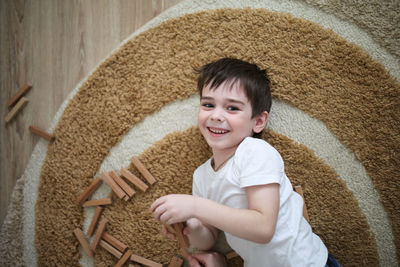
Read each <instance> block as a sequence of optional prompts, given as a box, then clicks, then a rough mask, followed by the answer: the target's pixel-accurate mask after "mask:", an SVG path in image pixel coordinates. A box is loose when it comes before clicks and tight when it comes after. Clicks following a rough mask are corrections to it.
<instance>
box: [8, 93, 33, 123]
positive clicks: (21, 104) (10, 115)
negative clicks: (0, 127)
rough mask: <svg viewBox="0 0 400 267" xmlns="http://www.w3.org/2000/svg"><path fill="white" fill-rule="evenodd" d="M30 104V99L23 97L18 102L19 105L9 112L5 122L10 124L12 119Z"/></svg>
mask: <svg viewBox="0 0 400 267" xmlns="http://www.w3.org/2000/svg"><path fill="white" fill-rule="evenodd" d="M28 102H29V100H28V98H26V97H22V98H21V99H20V100H19V101H18V103H17V104H16V105H15V106H14V107H13V108H12V109H11V111H10V112H8V114H7V115H6V117H5V118H4V121H5V122H6V123H8V122H9V121H10V120H11V119H12V118H14V116H15V115H16V114H17V113H18V111H20V110H21V109H22V108H23V107H24V106H25V105H26V103H28Z"/></svg>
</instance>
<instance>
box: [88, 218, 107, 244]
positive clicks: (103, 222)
mask: <svg viewBox="0 0 400 267" xmlns="http://www.w3.org/2000/svg"><path fill="white" fill-rule="evenodd" d="M107 222H108V220H107V219H106V218H104V219H102V220H101V221H100V223H99V227H97V231H96V234H95V235H94V238H93V241H92V244H91V245H90V248H91V249H92V251H95V250H96V247H97V245H98V244H99V242H100V240H101V236H102V235H103V233H104V231H105V230H106V225H107Z"/></svg>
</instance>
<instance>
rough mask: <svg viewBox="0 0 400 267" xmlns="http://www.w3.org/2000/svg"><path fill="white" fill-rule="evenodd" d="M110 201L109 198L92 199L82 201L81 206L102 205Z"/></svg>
mask: <svg viewBox="0 0 400 267" xmlns="http://www.w3.org/2000/svg"><path fill="white" fill-rule="evenodd" d="M111 203H112V200H111V198H101V199H92V200H88V201H86V202H85V203H83V205H82V206H83V207H93V206H104V205H110V204H111Z"/></svg>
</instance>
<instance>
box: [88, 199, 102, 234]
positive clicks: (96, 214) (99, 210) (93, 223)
mask: <svg viewBox="0 0 400 267" xmlns="http://www.w3.org/2000/svg"><path fill="white" fill-rule="evenodd" d="M103 209H104V208H103V207H102V206H97V207H96V210H95V211H94V215H93V218H92V221H91V222H90V226H89V230H88V233H87V234H88V235H89V236H92V235H93V233H94V229H95V228H96V226H97V222H98V221H99V218H100V215H101V213H102V212H103Z"/></svg>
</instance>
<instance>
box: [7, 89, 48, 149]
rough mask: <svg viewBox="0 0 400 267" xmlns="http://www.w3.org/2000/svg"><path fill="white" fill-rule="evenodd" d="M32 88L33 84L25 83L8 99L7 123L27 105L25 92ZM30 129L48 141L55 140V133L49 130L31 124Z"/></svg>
mask: <svg viewBox="0 0 400 267" xmlns="http://www.w3.org/2000/svg"><path fill="white" fill-rule="evenodd" d="M31 88H32V85H29V84H25V85H23V86H22V87H21V88H19V89H18V91H17V92H16V93H15V94H14V95H13V96H12V97H11V98H10V99H9V100H8V102H7V107H8V108H9V110H10V111H9V112H8V113H7V115H6V117H5V118H4V121H5V123H6V124H7V123H9V122H10V121H11V120H12V119H13V118H14V117H15V116H16V115H17V114H18V112H19V111H21V110H22V109H23V108H24V107H25V105H26V104H27V103H28V102H29V100H28V98H26V97H25V94H27V93H28V92H29V90H30V89H31ZM29 131H30V132H31V133H34V134H36V135H38V136H40V137H42V138H44V139H46V140H48V141H54V139H55V138H54V135H52V134H49V133H48V132H46V131H44V130H42V129H40V128H39V127H36V126H33V125H31V126H29Z"/></svg>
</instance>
